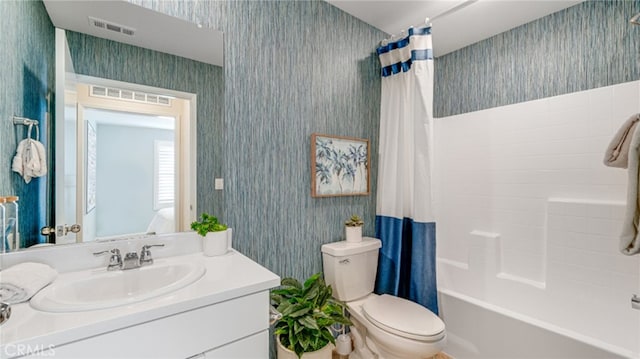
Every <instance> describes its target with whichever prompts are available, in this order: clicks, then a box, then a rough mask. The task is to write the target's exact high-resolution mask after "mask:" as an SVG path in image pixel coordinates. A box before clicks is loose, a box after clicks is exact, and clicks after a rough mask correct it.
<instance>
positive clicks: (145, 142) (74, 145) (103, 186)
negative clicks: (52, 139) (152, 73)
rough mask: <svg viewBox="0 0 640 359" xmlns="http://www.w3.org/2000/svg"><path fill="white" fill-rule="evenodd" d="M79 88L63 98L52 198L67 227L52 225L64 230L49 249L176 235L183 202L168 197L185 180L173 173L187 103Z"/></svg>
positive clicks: (130, 89)
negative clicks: (59, 160) (58, 170)
mask: <svg viewBox="0 0 640 359" xmlns="http://www.w3.org/2000/svg"><path fill="white" fill-rule="evenodd" d="M81 81H82V82H88V83H92V84H90V85H87V84H84V83H80V84H77V86H76V91H70V90H67V91H66V92H65V102H66V106H65V121H64V124H63V126H64V141H61V142H58V143H57V148H56V152H57V153H58V154H60V155H61V156H63V157H64V158H65V160H64V164H65V165H66V168H67V169H68V170H67V171H66V172H65V178H64V184H65V185H64V187H63V188H62V192H56V194H55V198H56V201H62V202H63V203H64V207H65V208H64V218H65V220H68V219H73V218H75V220H74V223H73V225H69V224H68V223H62V222H60V221H58V222H57V223H56V226H57V227H58V226H62V227H63V228H65V230H64V231H63V232H62V233H56V243H58V244H60V243H73V242H87V241H93V240H96V239H98V240H100V239H112V238H113V237H120V236H129V237H130V236H132V235H141V234H152V233H155V234H159V233H168V232H174V231H175V230H176V229H178V230H184V229H185V228H184V226H183V225H182V222H181V221H179V219H178V218H177V217H176V216H174V213H183V212H184V208H182V206H184V204H185V203H186V202H187V201H182V202H178V201H176V199H177V198H178V196H176V194H177V193H184V189H183V188H182V187H184V186H183V184H184V183H188V182H189V178H188V177H187V176H185V174H184V173H183V174H180V176H178V172H177V171H176V169H177V168H179V167H180V161H181V159H182V158H185V156H188V155H187V154H186V153H185V154H184V155H183V152H188V148H185V147H184V146H182V145H181V138H180V137H179V136H177V135H178V134H180V133H182V132H186V133H188V132H189V131H188V128H189V127H190V123H191V118H190V117H191V107H192V105H191V101H189V100H188V99H182V98H180V97H177V96H174V95H176V94H175V93H173V94H171V95H168V93H169V92H170V91H169V90H166V89H156V91H154V93H149V92H144V91H143V90H142V89H140V87H139V86H136V85H134V84H119V85H120V86H121V87H115V86H104V85H96V83H106V81H105V80H104V79H92V78H87V77H81ZM122 86H126V88H124V87H122ZM67 88H69V86H67ZM72 99H74V100H75V101H74V100H72ZM61 128H62V127H60V126H59V127H58V130H60V129H61ZM62 153H64V155H62ZM74 161H75V162H74ZM74 163H75V166H73V165H70V164H74ZM188 173H189V172H188V171H187V172H186V174H188ZM176 179H178V180H177V181H176ZM176 189H177V190H178V191H176ZM176 207H177V208H176ZM78 209H80V211H78ZM187 212H188V211H187ZM72 226H74V227H73V228H72ZM67 228H69V229H68V230H67Z"/></svg>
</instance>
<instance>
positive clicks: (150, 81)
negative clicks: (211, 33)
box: [67, 31, 224, 213]
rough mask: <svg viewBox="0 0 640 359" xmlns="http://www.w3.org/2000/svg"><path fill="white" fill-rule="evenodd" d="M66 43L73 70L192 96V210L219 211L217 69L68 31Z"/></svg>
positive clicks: (220, 88)
mask: <svg viewBox="0 0 640 359" xmlns="http://www.w3.org/2000/svg"><path fill="white" fill-rule="evenodd" d="M67 42H68V43H69V49H70V51H71V58H72V60H73V65H74V68H75V71H76V73H78V74H82V75H89V76H94V77H102V78H107V79H112V80H118V81H126V82H131V83H137V84H142V85H147V86H155V87H161V88H168V89H173V90H178V91H184V92H190V93H195V94H197V96H198V97H197V115H198V122H197V126H198V130H197V131H198V132H197V141H198V159H197V166H198V181H197V193H198V212H203V211H207V212H213V213H223V208H224V207H223V196H222V193H220V192H219V191H213V190H212V188H213V179H214V176H219V174H220V173H221V171H222V161H223V158H224V157H223V156H222V151H223V144H224V134H223V122H224V121H223V117H224V111H223V108H224V73H223V71H222V68H221V67H219V66H213V65H209V64H205V63H202V62H198V61H193V60H189V59H186V58H183V57H179V56H174V55H169V54H165V53H161V52H158V51H152V50H148V49H143V48H140V47H136V46H130V45H126V44H123V43H119V42H115V41H110V40H105V39H101V38H97V37H93V36H89V35H85V34H80V33H76V32H71V31H68V32H67Z"/></svg>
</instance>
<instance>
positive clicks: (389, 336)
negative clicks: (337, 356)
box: [322, 237, 446, 359]
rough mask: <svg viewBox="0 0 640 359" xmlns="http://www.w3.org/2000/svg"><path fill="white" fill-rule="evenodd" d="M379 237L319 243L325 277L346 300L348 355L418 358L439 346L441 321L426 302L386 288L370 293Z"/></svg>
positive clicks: (443, 335) (356, 358) (430, 354)
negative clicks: (390, 292)
mask: <svg viewBox="0 0 640 359" xmlns="http://www.w3.org/2000/svg"><path fill="white" fill-rule="evenodd" d="M380 247H381V242H380V240H379V239H375V238H366V237H365V238H364V239H363V241H362V242H358V243H352V242H346V241H342V242H335V243H329V244H325V245H323V246H322V263H323V267H324V274H325V281H326V283H327V284H329V285H331V286H332V288H333V296H334V297H335V298H336V299H339V300H341V301H343V302H345V303H346V304H347V310H348V312H349V314H350V316H351V321H352V322H353V324H354V325H353V326H352V327H351V336H352V338H353V343H354V351H353V353H351V355H350V356H349V358H350V359H373V358H378V359H423V358H425V359H426V358H431V357H433V356H434V355H435V354H437V353H438V352H440V351H442V349H443V348H444V345H445V342H446V332H445V325H444V322H442V320H441V319H440V318H439V317H438V316H437V315H435V314H433V313H432V312H431V311H429V310H428V309H427V308H425V307H423V306H421V305H419V304H417V303H414V302H411V301H409V300H407V299H402V298H398V297H394V296H391V295H388V294H383V295H377V294H373V286H374V282H375V277H376V271H377V263H378V251H379V249H380Z"/></svg>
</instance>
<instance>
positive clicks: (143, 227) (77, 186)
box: [0, 1, 224, 248]
mask: <svg viewBox="0 0 640 359" xmlns="http://www.w3.org/2000/svg"><path fill="white" fill-rule="evenodd" d="M48 3H49V2H48V1H45V4H44V5H46V6H47V9H45V6H43V4H42V3H31V2H25V3H12V5H11V7H5V8H8V9H9V12H8V13H7V16H13V17H16V20H15V22H14V23H19V24H21V25H25V24H26V25H27V26H26V27H24V26H23V27H20V28H17V27H16V29H15V30H13V29H12V30H10V31H15V32H16V34H11V33H9V37H11V36H15V37H18V36H17V33H18V32H25V28H26V29H27V30H33V31H34V33H33V34H32V35H31V36H33V37H35V38H37V39H38V41H39V42H38V41H36V42H35V43H39V44H40V43H41V44H40V45H38V46H39V47H40V48H43V47H45V46H44V45H43V44H47V41H50V46H53V44H54V43H55V41H54V39H53V34H54V32H55V30H54V27H53V26H54V25H58V24H57V22H58V20H56V19H54V16H53V14H49V15H51V21H52V22H53V25H52V24H51V22H48V21H42V19H47V20H48V15H47V10H49V9H48ZM52 3H65V2H64V1H54V2H52ZM66 3H68V5H67V6H71V7H73V8H74V9H79V8H80V7H83V8H84V7H86V6H85V5H86V4H90V3H91V4H100V5H101V6H106V5H107V4H108V3H112V4H113V5H114V6H125V4H126V2H120V1H116V2H95V1H86V2H82V1H81V2H66ZM123 3H125V4H123ZM69 4H70V5H69ZM81 4H82V6H81ZM128 6H134V7H136V6H135V5H131V4H129V5H128ZM22 7H29V9H30V10H29V11H25V10H24V9H22ZM90 7H91V6H89V8H90ZM14 8H15V9H14ZM137 8H138V7H136V9H137ZM138 10H139V9H138ZM57 11H58V13H59V14H65V13H66V15H67V18H73V16H70V15H74V16H76V17H78V18H79V17H82V16H80V15H78V14H77V13H75V12H74V11H75V10H74V11H71V12H69V10H68V8H67V9H66V10H65V9H58V10H57ZM136 11H137V10H136ZM123 13H130V14H131V13H133V12H132V11H129V10H117V9H116V11H114V12H111V13H109V14H113V15H114V16H118V15H122V14H123ZM152 13H155V12H154V11H151V10H147V9H144V13H137V14H138V16H137V17H133V19H136V20H137V19H139V20H140V23H141V24H142V23H157V22H158V21H162V20H158V19H157V18H154V19H153V20H149V19H150V18H149V17H148V16H152V15H153V14H152ZM105 14H107V13H106V12H105V13H103V15H105ZM156 14H158V13H156ZM160 15H161V17H164V18H165V19H167V18H169V21H170V22H172V24H169V25H167V23H164V25H163V27H164V28H166V29H167V30H168V31H169V32H171V31H172V30H175V28H176V27H175V26H174V25H176V24H178V23H179V22H181V24H178V25H180V26H182V30H180V31H176V33H178V34H179V35H178V37H177V38H176V37H173V38H171V39H168V38H164V42H165V44H166V43H180V42H185V41H182V39H184V38H194V36H195V35H193V36H192V35H189V34H188V31H198V30H203V31H205V32H206V33H207V34H205V36H209V35H211V36H213V37H215V38H216V39H218V40H220V39H221V37H222V35H221V33H219V32H216V31H215V30H212V29H198V28H197V26H195V24H192V23H188V24H186V25H188V26H185V22H184V21H182V20H178V19H176V18H172V17H170V16H167V15H163V14H160ZM21 16H22V17H24V18H21ZM30 19H34V20H30ZM75 22H76V23H87V21H86V18H84V19H83V20H82V21H79V20H78V19H75ZM43 24H44V25H43ZM61 27H67V26H62V25H61ZM36 28H37V31H36ZM67 28H70V27H67ZM185 29H186V31H187V32H186V33H185ZM61 31H62V30H61ZM76 31H83V30H81V29H78V30H76ZM66 33H67V38H68V42H69V45H70V46H69V48H70V51H69V50H68V51H67V52H66V54H65V56H66V58H67V59H71V58H73V60H74V63H75V64H74V68H75V70H76V71H77V73H78V74H80V75H78V76H79V78H81V79H83V80H84V81H77V80H74V78H75V75H67V72H66V71H63V73H64V75H63V76H65V77H68V78H66V80H67V81H56V83H55V85H56V87H55V90H54V88H53V86H52V85H53V81H52V78H53V74H52V73H53V69H54V68H55V67H59V66H58V64H57V63H56V62H57V61H58V59H56V57H55V56H53V55H52V54H51V55H49V54H50V53H47V54H45V55H44V56H43V57H42V58H44V59H45V61H44V65H42V66H44V67H43V68H46V69H47V70H46V71H50V73H49V75H46V74H45V75H43V74H42V73H41V72H43V71H31V70H30V71H29V73H30V74H35V76H36V77H37V78H38V81H40V82H42V84H43V85H42V86H32V88H43V90H42V91H38V92H37V93H34V96H35V97H37V99H34V101H31V100H29V101H26V99H28V98H27V97H25V96H19V97H18V96H16V99H15V101H14V100H11V101H13V102H15V104H13V103H12V104H11V106H12V107H11V108H15V107H23V110H21V111H14V113H15V114H16V115H24V116H29V117H34V118H36V119H39V120H40V121H41V127H40V133H41V135H42V136H43V139H47V140H48V141H49V148H47V152H48V154H49V155H50V156H49V160H50V163H49V169H50V171H49V174H48V175H47V176H45V177H42V178H39V179H37V180H36V181H34V182H32V184H31V185H28V184H26V185H25V184H24V183H21V182H20V181H19V180H18V177H17V175H16V174H15V173H12V172H10V171H9V170H3V171H2V173H0V189H1V190H2V192H1V193H0V196H3V195H17V196H20V221H21V223H20V229H21V233H20V236H21V247H22V248H26V247H33V246H34V245H42V244H53V243H76V242H80V241H85V240H92V239H97V240H100V239H103V238H112V237H113V236H122V234H124V233H127V234H131V233H146V232H148V231H154V232H160V231H163V229H162V228H165V227H167V226H164V225H162V223H165V224H166V222H167V218H170V217H171V213H170V209H168V208H170V206H169V207H168V208H164V209H163V208H161V206H158V205H157V204H156V205H155V208H156V209H155V210H153V211H154V213H155V214H157V215H160V216H162V218H160V219H157V218H156V219H157V220H156V221H154V219H153V217H152V218H151V219H149V218H148V217H147V218H145V219H144V220H140V222H139V223H138V224H136V227H128V229H124V228H121V229H120V230H118V231H116V230H115V227H116V226H114V225H113V223H115V222H118V223H119V224H124V221H123V220H122V219H110V218H108V217H105V218H107V219H104V220H100V219H99V213H100V212H101V211H100V204H101V198H105V197H104V196H105V195H102V197H101V192H100V191H101V187H100V184H101V183H103V182H104V181H103V180H102V176H103V174H102V173H103V171H102V167H101V164H104V163H103V162H107V160H102V159H101V157H100V154H99V151H100V148H101V144H105V142H106V143H110V142H111V141H112V140H102V139H101V136H102V135H105V134H108V132H109V131H107V130H105V131H103V132H102V133H101V131H100V130H101V129H102V128H103V126H104V128H107V127H106V126H111V127H112V128H117V127H118V126H116V125H114V124H109V125H107V124H104V123H102V121H101V120H92V119H91V118H92V116H93V115H94V112H100V111H102V112H104V113H107V114H108V115H109V116H110V117H112V118H115V117H120V116H122V115H123V114H124V113H136V112H137V111H135V110H126V109H122V108H120V107H118V108H101V107H99V106H94V105H92V104H91V105H81V104H79V103H78V104H76V101H77V100H78V99H79V98H80V97H81V96H80V94H79V92H78V93H75V92H76V91H78V90H77V89H76V85H77V84H81V85H82V84H84V85H86V86H89V87H90V86H91V85H100V86H111V87H114V88H117V89H124V90H129V91H136V90H137V91H142V92H145V93H149V94H152V95H166V96H169V97H170V98H172V99H174V98H181V97H182V98H186V99H187V100H189V101H190V104H189V105H188V106H186V107H188V108H189V110H188V112H189V115H190V117H189V121H187V123H188V127H186V128H182V127H181V126H179V125H178V120H177V119H178V117H176V116H172V115H163V114H160V115H158V114H154V113H148V112H147V113H145V112H142V115H140V117H143V118H146V120H147V122H148V120H149V119H150V118H154V119H156V120H157V119H158V117H159V116H161V117H162V118H164V117H173V118H174V119H176V120H175V122H174V126H175V128H174V130H173V138H174V144H175V147H174V150H175V154H174V160H175V164H174V165H175V166H176V167H174V172H175V173H178V175H177V176H175V177H174V181H175V182H174V186H175V188H177V189H180V191H178V192H175V193H174V195H175V196H174V200H175V203H174V207H175V208H178V206H182V207H180V208H182V210H177V209H174V220H175V222H174V223H173V226H174V229H175V230H181V229H186V226H185V223H187V224H188V223H190V219H191V218H193V217H195V213H196V211H197V210H200V211H201V210H202V209H200V208H198V207H197V206H196V200H195V193H196V177H198V178H205V180H204V181H202V184H198V185H199V186H200V185H202V186H203V188H210V187H211V186H209V185H208V183H207V180H206V179H211V180H213V173H214V171H216V172H217V171H219V170H220V167H221V165H220V164H219V163H220V162H219V161H220V158H221V150H220V149H221V148H222V145H221V138H220V137H219V136H221V135H219V134H221V133H222V131H220V129H221V128H222V127H223V124H222V116H223V111H222V103H223V101H222V100H221V99H222V97H223V88H224V85H223V71H222V68H220V67H219V66H214V65H211V62H209V63H203V62H200V61H203V60H200V61H194V60H192V59H193V58H194V57H191V56H187V55H188V54H183V56H187V57H190V58H191V59H188V58H182V57H179V56H175V55H170V54H175V53H176V52H172V51H170V49H168V50H166V51H163V52H162V53H161V52H158V51H152V50H148V49H142V48H139V47H136V46H131V45H125V44H123V43H122V42H121V41H120V40H118V39H112V40H104V39H101V38H98V37H94V36H89V35H84V34H82V33H78V32H73V31H71V32H69V31H67V32H66ZM214 33H215V35H212V34H214ZM147 35H148V34H147ZM95 36H100V35H95ZM198 36H202V34H201V35H198ZM9 37H7V38H9ZM100 37H102V36H100ZM200 38H202V37H200ZM113 40H115V41H113ZM218 40H202V41H197V45H198V46H199V47H206V46H202V44H214V45H213V46H214V47H217V46H219V48H216V49H215V51H218V52H219V53H220V56H219V57H220V58H221V57H222V56H221V50H222V49H221V41H218ZM152 42H153V41H151V40H149V41H147V42H146V44H151V43H152ZM188 42H189V43H195V42H194V41H188ZM16 43H17V42H16ZM29 43H32V41H30V42H29ZM64 44H65V45H66V44H67V41H64ZM143 46H144V45H143ZM145 47H146V46H145ZM182 50H184V49H182ZM32 51H33V49H31V50H29V49H27V50H26V51H15V52H11V53H5V54H4V55H2V56H3V57H7V58H9V61H8V63H9V64H13V63H23V62H24V63H25V64H26V63H27V62H28V61H31V60H30V59H31V58H33V52H32ZM187 51H189V50H188V49H187ZM13 57H15V59H13ZM220 64H221V61H220V63H219V64H218V65H220ZM42 66H41V67H42ZM10 68H11V69H10V71H15V72H20V73H21V72H22V69H18V68H17V67H15V66H12V65H11V66H10ZM62 68H64V64H62ZM25 71H26V68H25ZM46 71H44V72H45V73H46ZM69 73H71V72H69ZM47 76H49V77H47ZM97 78H104V79H109V80H108V81H112V82H111V83H109V82H108V81H107V80H105V81H107V82H103V83H96V82H93V81H88V79H91V80H93V79H97ZM74 81H76V82H77V83H73V82H74ZM65 82H66V83H68V84H69V86H67V87H66V88H65ZM21 83H22V82H21ZM47 84H48V85H49V87H48V88H46V87H47ZM19 85H20V84H17V83H16V84H13V83H9V84H8V87H9V89H12V88H17V86H19ZM20 86H21V85H20ZM25 86H26V85H25ZM67 94H70V96H69V97H70V101H67V100H64V99H65V98H66V97H67V96H66V95H67ZM196 97H197V107H196V101H195V100H196ZM53 98H55V99H56V100H59V99H63V101H66V102H67V105H66V107H67V108H68V109H70V110H74V109H75V112H73V113H74V115H75V116H78V114H79V113H81V112H82V116H84V117H83V119H82V120H81V119H80V118H77V121H76V122H74V121H73V117H71V118H70V117H68V116H66V115H59V113H64V112H65V111H64V108H65V106H64V105H62V104H60V105H58V104H56V105H54V104H53V103H51V104H50V105H47V100H48V99H52V100H53ZM62 103H65V102H62ZM33 104H37V105H33ZM54 109H55V115H54ZM79 110H82V111H79ZM59 111H61V112H59ZM104 113H103V115H104ZM85 117H87V118H88V120H87V119H86V118H85ZM180 118H184V117H183V114H181V115H180ZM196 118H197V123H198V131H197V132H196V126H195V123H196ZM60 119H63V122H64V120H67V121H66V122H67V123H66V125H64V124H63V125H61V126H58V124H59V122H58V120H60ZM47 120H49V121H48V123H47ZM53 122H56V123H55V124H54V123H53ZM88 123H91V125H88ZM3 126H4V125H3ZM90 127H91V128H92V129H91V130H90V129H89V128H90ZM122 127H124V126H120V130H121V132H126V133H133V132H135V131H139V130H142V129H143V128H147V129H148V128H149V127H148V126H147V127H134V126H126V127H127V129H128V130H127V131H122ZM3 129H4V127H3ZM11 129H14V130H15V131H14V132H15V135H16V136H15V137H16V138H18V137H20V136H22V131H21V130H18V129H17V128H14V127H13V126H12V127H11ZM93 130H95V136H94V135H93V132H94V131H93ZM204 134H209V135H204ZM74 135H75V136H74ZM89 135H90V136H89ZM120 136H122V135H118V137H120ZM73 137H75V142H66V141H65V140H66V139H69V138H73ZM94 137H95V148H96V157H95V158H93V160H95V173H92V171H91V170H88V169H87V167H90V166H87V159H88V157H91V156H87V149H89V147H90V146H89V144H90V142H91V141H89V140H90V139H92V138H94ZM196 137H197V143H198V148H201V149H203V150H204V153H206V156H205V157H204V160H206V162H205V163H204V165H203V166H202V167H201V168H198V169H197V171H198V175H197V176H196V162H197V161H196ZM160 141H161V140H158V145H156V144H154V146H153V147H154V148H153V149H152V152H154V151H155V152H157V153H158V154H159V153H160V152H161V149H159V148H166V146H165V147H162V144H161V143H160ZM60 144H65V149H64V150H60V149H54V146H55V147H57V148H60ZM180 144H181V145H182V146H184V149H180ZM132 145H137V143H135V141H132V142H129V143H128V146H127V147H129V148H131V147H132ZM15 146H16V144H14V143H12V142H11V141H9V142H5V141H3V140H0V147H2V148H5V147H7V148H6V151H4V152H6V153H10V152H12V153H15ZM8 147H10V149H9V148H8ZM89 154H91V153H89ZM61 156H62V157H61ZM64 156H69V157H68V158H65V157H64ZM74 156H75V157H74ZM5 157H6V156H4V157H3V158H5ZM4 161H5V162H6V161H7V159H4ZM119 162H123V161H119ZM79 164H82V165H83V166H84V167H78V165H79ZM148 164H149V163H148V160H147V165H148ZM79 168H80V169H81V171H82V172H79V171H78V169H79ZM134 168H135V166H134ZM106 171H107V172H109V171H114V170H109V169H107V170H106ZM117 171H120V172H121V173H122V172H126V170H123V169H119V170H117ZM152 171H153V170H152ZM201 171H202V173H200V172H201ZM129 172H133V171H129ZM183 173H188V174H189V176H188V177H185V178H182V177H181V175H182V174H183ZM165 177H166V176H165ZM156 178H158V175H156ZM94 180H95V184H94ZM107 181H110V180H107ZM22 182H24V181H22ZM110 182H111V181H110ZM145 182H146V183H147V184H146V185H145V186H144V188H145V189H150V190H151V191H152V192H153V190H152V189H153V187H154V184H153V183H150V184H149V180H145ZM34 183H35V185H34ZM38 183H39V184H38ZM132 184H133V183H132V182H131V181H129V183H127V186H126V187H127V189H131V190H133V191H135V193H137V194H140V192H142V187H141V186H133V185H132ZM94 185H95V199H94V197H93V196H92V190H91V188H92V186H94ZM65 188H66V189H67V190H68V192H69V193H66V191H65ZM120 190H121V191H120V192H123V191H122V188H121V189H120ZM33 191H36V192H38V193H41V194H43V195H42V196H40V197H38V198H40V199H37V200H36V199H34V198H32V197H31V198H30V196H29V195H28V194H29V193H30V192H33ZM87 193H89V195H88V194H87ZM58 196H61V197H59V198H58ZM106 196H107V197H106V198H109V199H112V198H116V197H115V196H112V195H106ZM200 196H203V197H204V201H205V203H207V206H212V205H213V206H217V204H215V203H214V202H213V199H214V198H219V196H220V195H219V194H216V193H213V192H211V191H210V192H207V191H205V192H204V193H202V194H200ZM54 197H55V198H54ZM120 199H121V200H120V201H119V202H118V204H119V208H120V209H121V210H120V211H119V212H120V213H125V214H128V215H129V217H135V216H134V214H135V215H137V214H138V213H139V211H138V210H135V213H134V211H133V210H131V211H127V210H128V209H129V208H130V207H131V206H130V205H131V203H133V202H134V201H135V202H136V203H137V202H138V199H136V198H135V197H134V196H133V195H124V194H123V195H122V196H121V198H120ZM94 200H95V203H94V202H93V201H94ZM145 201H146V200H145ZM94 205H95V207H92V206H94ZM165 205H166V204H165ZM152 206H153V205H152ZM54 209H55V210H54ZM87 209H90V210H89V211H87ZM216 209H218V208H217V207H216ZM87 212H88V213H87ZM218 212H219V211H218ZM94 213H95V220H94V219H87V218H86V217H87V216H88V215H89V216H90V215H92V214H94ZM155 214H154V216H155ZM127 219H129V218H127ZM81 221H86V222H87V223H88V224H89V227H88V228H85V227H84V226H83V227H81V228H82V230H81V231H79V232H78V233H77V234H76V233H75V232H74V230H75V229H77V228H76V227H75V226H73V225H74V224H79V222H81ZM169 222H171V221H169ZM101 223H102V224H101ZM105 223H106V224H105ZM142 223H144V224H142ZM158 226H159V227H162V228H161V229H158V230H154V228H158ZM43 227H49V228H51V230H50V233H51V234H50V235H47V236H43V235H41V234H40V232H41V229H42V228H43ZM168 228H170V225H169V226H168ZM88 229H90V230H91V231H90V232H86V230H88ZM83 237H84V238H83Z"/></svg>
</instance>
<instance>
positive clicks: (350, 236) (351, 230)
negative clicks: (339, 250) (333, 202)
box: [344, 226, 362, 243]
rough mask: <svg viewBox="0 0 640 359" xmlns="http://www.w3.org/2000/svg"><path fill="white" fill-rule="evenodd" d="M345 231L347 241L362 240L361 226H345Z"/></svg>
mask: <svg viewBox="0 0 640 359" xmlns="http://www.w3.org/2000/svg"><path fill="white" fill-rule="evenodd" d="M344 229H345V233H346V235H347V242H353V243H356V242H362V226H357V227H349V226H345V227H344Z"/></svg>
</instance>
